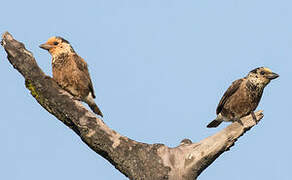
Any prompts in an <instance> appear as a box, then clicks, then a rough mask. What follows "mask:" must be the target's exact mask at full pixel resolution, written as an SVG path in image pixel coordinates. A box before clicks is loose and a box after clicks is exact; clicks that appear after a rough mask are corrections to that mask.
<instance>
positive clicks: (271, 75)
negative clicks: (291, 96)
mask: <svg viewBox="0 0 292 180" xmlns="http://www.w3.org/2000/svg"><path fill="white" fill-rule="evenodd" d="M278 77H279V75H278V74H276V73H270V74H268V77H267V78H268V79H269V80H272V79H276V78H278Z"/></svg>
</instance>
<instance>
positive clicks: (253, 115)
mask: <svg viewBox="0 0 292 180" xmlns="http://www.w3.org/2000/svg"><path fill="white" fill-rule="evenodd" d="M250 114H251V116H252V119H253V120H254V122H255V123H256V124H258V122H259V121H258V120H257V117H256V115H255V113H254V112H253V111H252V112H251V113H250Z"/></svg>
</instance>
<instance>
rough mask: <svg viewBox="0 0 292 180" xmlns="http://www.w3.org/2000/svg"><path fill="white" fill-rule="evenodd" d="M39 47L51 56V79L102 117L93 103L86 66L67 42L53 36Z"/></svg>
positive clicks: (92, 91) (93, 95) (92, 90)
mask: <svg viewBox="0 0 292 180" xmlns="http://www.w3.org/2000/svg"><path fill="white" fill-rule="evenodd" d="M40 47H41V48H43V49H46V50H48V51H49V52H50V54H51V55H52V70H53V79H54V80H55V81H56V82H57V83H58V84H59V85H60V86H61V87H62V88H63V89H65V90H66V91H68V92H69V93H70V94H72V95H73V96H74V98H76V99H78V100H81V101H84V102H86V103H87V104H88V105H89V107H90V108H91V109H92V110H93V112H95V113H96V114H98V115H100V116H103V114H102V112H101V111H100V109H99V108H98V106H97V105H96V104H95V102H94V98H95V94H94V89H93V86H92V82H91V78H90V75H89V72H88V67H87V64H86V62H85V61H84V60H83V59H82V58H81V57H80V56H78V54H76V53H75V51H74V50H73V48H72V47H71V45H70V44H69V42H68V41H67V40H65V39H63V38H61V37H55V36H54V37H51V38H50V39H49V40H48V41H47V42H46V43H45V44H42V45H41V46H40Z"/></svg>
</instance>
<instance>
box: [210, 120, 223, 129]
mask: <svg viewBox="0 0 292 180" xmlns="http://www.w3.org/2000/svg"><path fill="white" fill-rule="evenodd" d="M221 123H222V121H218V120H216V119H215V120H213V121H212V122H210V123H209V124H208V125H207V128H215V127H217V126H219V125H220V124H221Z"/></svg>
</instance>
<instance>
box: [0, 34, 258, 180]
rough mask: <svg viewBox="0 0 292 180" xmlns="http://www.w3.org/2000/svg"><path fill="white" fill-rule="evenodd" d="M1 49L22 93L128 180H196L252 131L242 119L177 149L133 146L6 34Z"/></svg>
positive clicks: (248, 120)
mask: <svg viewBox="0 0 292 180" xmlns="http://www.w3.org/2000/svg"><path fill="white" fill-rule="evenodd" d="M1 44H2V46H3V47H4V49H5V51H6V52H7V57H8V60H9V61H10V63H11V64H12V65H13V67H14V68H15V69H17V70H18V71H19V72H20V73H21V74H22V75H23V77H24V78H25V84H26V87H27V88H28V89H29V90H30V92H31V94H32V96H33V97H34V98H35V99H36V100H37V101H38V103H39V104H40V105H41V106H43V107H44V108H45V109H46V110H47V111H48V112H50V113H51V114H53V115H54V116H55V117H56V118H57V119H59V120H60V121H62V122H63V123H64V124H65V125H66V126H68V127H70V128H71V129H72V130H73V131H74V132H76V133H77V134H78V135H79V136H80V137H81V139H82V141H84V142H85V143H86V144H87V145H88V146H89V147H90V148H91V149H92V150H94V151H95V152H96V153H98V154H99V155H101V156H102V157H104V158H105V159H107V160H108V161H109V162H110V163H111V164H112V165H114V166H115V167H116V168H117V169H118V170H119V171H120V172H121V173H123V174H124V175H125V176H127V177H129V178H130V179H147V180H148V179H149V180H159V179H169V180H180V179H181V180H194V179H196V178H197V177H198V176H199V175H200V173H201V172H202V171H203V170H205V169H206V168H207V167H208V166H209V165H210V164H211V163H212V162H213V161H214V160H215V159H216V158H217V157H219V156H220V155H221V154H222V153H223V152H225V151H228V150H229V148H230V147H231V146H233V145H234V142H235V141H236V140H237V139H238V138H239V137H240V136H242V135H243V134H244V133H245V132H246V131H247V130H249V129H250V128H252V127H253V126H254V125H255V121H254V120H253V118H252V117H251V116H246V117H244V118H242V119H241V121H242V123H243V124H242V125H241V124H239V123H237V122H234V123H232V124H231V125H229V126H227V127H226V128H225V129H223V130H221V131H220V132H218V133H216V134H214V135H213V136H210V137H207V138H206V139H203V140H202V141H200V142H198V143H192V142H191V141H190V140H188V139H185V140H183V141H182V142H181V144H180V145H179V146H178V147H175V148H169V147H167V146H165V145H163V144H146V143H141V142H137V141H134V140H132V139H129V138H127V137H125V136H122V135H120V134H119V133H117V132H116V131H114V130H112V129H110V128H109V127H108V126H107V125H106V124H105V123H104V122H103V121H102V120H101V119H99V118H98V117H96V116H95V114H93V113H92V112H91V111H90V110H87V109H86V108H85V107H84V106H83V105H82V104H81V103H80V102H79V101H76V100H74V99H73V98H72V96H71V95H70V94H68V93H67V92H66V91H64V90H62V89H61V88H60V87H59V86H58V85H57V84H56V82H55V81H54V80H53V79H52V78H51V77H49V76H46V75H45V74H44V73H43V71H42V70H41V69H40V68H39V67H38V65H37V63H36V60H35V59H34V57H33V55H32V53H31V52H29V51H28V50H26V49H25V47H24V45H23V44H22V43H20V42H18V41H16V40H15V39H13V37H12V36H11V35H10V34H9V33H8V32H6V33H4V34H3V36H2V42H1ZM255 114H256V117H257V119H258V120H260V119H262V118H263V114H262V111H258V112H256V113H255ZM202 128H204V127H202Z"/></svg>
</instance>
